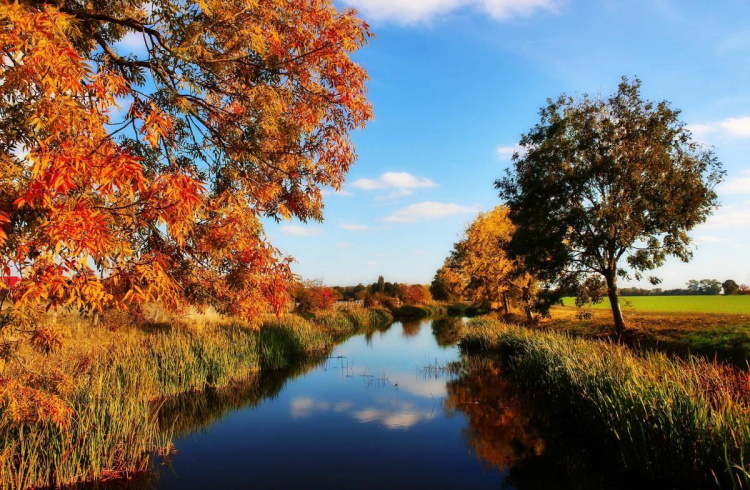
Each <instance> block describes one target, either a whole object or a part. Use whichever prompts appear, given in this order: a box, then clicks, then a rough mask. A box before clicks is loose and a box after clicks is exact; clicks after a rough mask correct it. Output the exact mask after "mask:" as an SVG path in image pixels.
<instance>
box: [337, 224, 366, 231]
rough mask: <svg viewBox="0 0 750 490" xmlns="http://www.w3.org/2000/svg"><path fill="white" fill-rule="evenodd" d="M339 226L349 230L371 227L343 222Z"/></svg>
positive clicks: (361, 229) (362, 229) (364, 229)
mask: <svg viewBox="0 0 750 490" xmlns="http://www.w3.org/2000/svg"><path fill="white" fill-rule="evenodd" d="M339 228H341V229H342V230H347V231H366V230H369V229H370V227H369V226H367V225H358V224H355V223H341V224H340V225H339Z"/></svg>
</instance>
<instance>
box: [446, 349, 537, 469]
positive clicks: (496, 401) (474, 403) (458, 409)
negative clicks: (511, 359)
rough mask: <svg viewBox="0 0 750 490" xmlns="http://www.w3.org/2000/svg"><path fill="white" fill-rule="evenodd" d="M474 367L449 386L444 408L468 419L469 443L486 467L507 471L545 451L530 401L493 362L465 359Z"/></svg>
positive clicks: (496, 363) (450, 412)
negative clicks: (505, 378)
mask: <svg viewBox="0 0 750 490" xmlns="http://www.w3.org/2000/svg"><path fill="white" fill-rule="evenodd" d="M464 362H467V363H468V362H471V363H472V364H473V366H472V368H471V369H470V370H468V372H466V373H464V374H463V375H462V376H460V377H459V378H457V379H455V380H452V381H449V382H448V384H447V390H448V397H447V398H446V400H445V409H446V411H447V412H448V413H449V414H456V413H461V414H462V415H464V416H465V417H466V418H467V421H468V424H467V426H466V428H465V429H464V434H465V437H466V442H467V444H468V445H469V447H470V448H471V449H472V450H473V451H474V453H475V454H476V455H477V457H478V458H479V459H480V460H481V461H483V462H485V463H486V464H487V465H490V466H493V467H495V468H497V469H500V470H503V471H506V470H508V469H509V468H510V467H512V466H513V465H515V464H516V463H518V462H519V461H523V460H527V459H529V458H533V457H537V456H540V455H541V454H543V452H544V450H545V439H544V437H543V436H542V431H541V427H543V426H546V423H545V422H546V421H544V420H540V419H539V416H538V413H537V411H535V410H533V407H532V404H531V403H530V402H529V400H528V399H526V398H524V397H521V396H519V394H518V393H517V390H514V389H513V388H512V387H511V385H510V384H509V383H508V382H507V381H505V380H504V378H503V376H502V372H501V368H500V365H499V363H498V362H497V361H492V360H484V361H478V360H465V361H464Z"/></svg>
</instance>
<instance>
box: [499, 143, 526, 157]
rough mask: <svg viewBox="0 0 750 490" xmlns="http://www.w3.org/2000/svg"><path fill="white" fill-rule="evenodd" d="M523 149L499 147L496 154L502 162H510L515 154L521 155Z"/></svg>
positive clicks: (518, 147)
mask: <svg viewBox="0 0 750 490" xmlns="http://www.w3.org/2000/svg"><path fill="white" fill-rule="evenodd" d="M521 151H523V148H521V147H520V146H518V145H516V146H498V147H497V149H496V150H495V152H496V153H497V156H498V157H499V158H500V159H501V160H510V159H511V158H513V154H514V153H520V152H521Z"/></svg>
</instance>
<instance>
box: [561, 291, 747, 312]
mask: <svg viewBox="0 0 750 490" xmlns="http://www.w3.org/2000/svg"><path fill="white" fill-rule="evenodd" d="M563 303H564V304H565V306H575V304H576V302H575V298H564V299H563ZM620 306H621V307H622V309H623V310H625V311H654V312H661V313H729V314H735V315H750V295H744V296H738V295H732V296H724V295H715V296H621V297H620ZM591 308H593V309H604V310H609V309H610V305H609V299H607V298H604V300H603V301H602V302H601V303H599V304H596V305H591Z"/></svg>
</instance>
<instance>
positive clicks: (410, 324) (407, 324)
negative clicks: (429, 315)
mask: <svg viewBox="0 0 750 490" xmlns="http://www.w3.org/2000/svg"><path fill="white" fill-rule="evenodd" d="M423 323H424V321H423V320H416V321H404V322H403V324H402V328H403V333H404V337H406V338H409V337H416V336H417V335H419V332H420V331H421V330H422V324H423Z"/></svg>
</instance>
